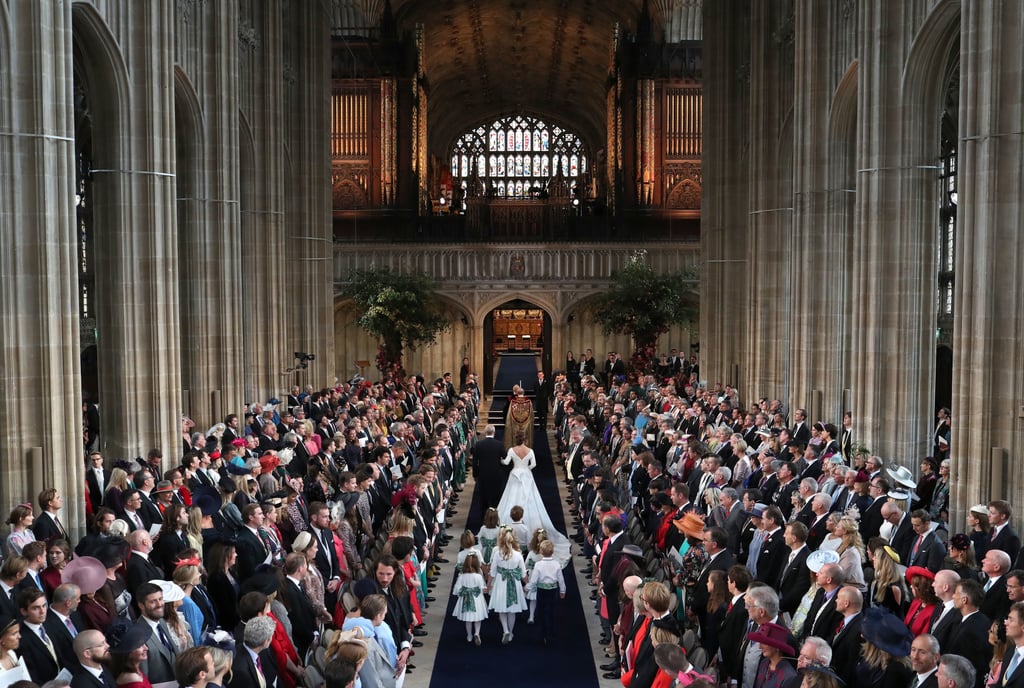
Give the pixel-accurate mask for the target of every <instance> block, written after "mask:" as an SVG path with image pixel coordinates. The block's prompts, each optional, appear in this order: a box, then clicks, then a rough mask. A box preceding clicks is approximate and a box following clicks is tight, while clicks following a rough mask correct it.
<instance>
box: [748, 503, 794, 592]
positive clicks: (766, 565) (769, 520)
mask: <svg viewBox="0 0 1024 688" xmlns="http://www.w3.org/2000/svg"><path fill="white" fill-rule="evenodd" d="M761 521H762V522H763V523H764V526H763V529H764V531H765V539H764V542H763V543H761V551H760V553H759V554H758V557H757V576H756V577H757V580H759V581H763V582H765V583H768V584H769V585H774V584H775V583H776V582H778V580H779V574H781V573H782V568H783V566H785V565H786V560H787V557H788V556H789V549H788V548H787V547H786V533H785V532H784V531H783V530H782V526H783V525H785V523H786V521H785V518H784V517H783V515H782V512H781V511H780V510H779V508H778V507H775V506H772V507H768V508H767V509H765V510H764V514H762V515H761Z"/></svg>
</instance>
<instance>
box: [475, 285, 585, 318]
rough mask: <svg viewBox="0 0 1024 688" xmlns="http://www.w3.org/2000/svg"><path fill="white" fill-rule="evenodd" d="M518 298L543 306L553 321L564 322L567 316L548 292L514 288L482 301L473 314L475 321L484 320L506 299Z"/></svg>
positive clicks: (513, 299)
mask: <svg viewBox="0 0 1024 688" xmlns="http://www.w3.org/2000/svg"><path fill="white" fill-rule="evenodd" d="M516 299H521V300H523V301H528V302H530V303H533V304H536V305H537V306H538V307H539V308H543V309H544V310H545V311H547V313H548V315H550V316H551V322H553V323H557V322H562V321H563V320H564V318H565V312H564V309H562V308H560V307H559V306H558V304H556V303H555V302H554V300H553V298H552V297H551V296H549V295H546V294H533V293H530V292H528V291H518V290H512V291H507V292H502V293H501V294H497V295H495V296H492V297H491V298H489V299H488V300H487V301H485V302H484V303H482V304H481V305H480V306H479V307H478V308H477V309H476V313H475V314H474V316H473V321H474V322H483V321H484V318H485V317H487V314H488V313H489V312H490V311H492V310H494V309H495V308H497V307H498V306H500V305H501V304H503V303H505V302H506V301H515V300H516Z"/></svg>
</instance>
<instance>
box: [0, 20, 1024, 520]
mask: <svg viewBox="0 0 1024 688" xmlns="http://www.w3.org/2000/svg"><path fill="white" fill-rule="evenodd" d="M1022 51H1024V8H1022V6H1021V5H1020V3H1017V2H1014V1H1011V0H993V1H992V2H985V3H978V2H970V1H967V0H964V1H958V0H908V1H906V2H897V3H894V2H889V1H887V0H826V1H824V2H823V1H819V0H772V1H771V2H752V1H751V0H716V1H715V2H707V3H704V2H702V1H701V0H616V1H611V0H530V1H527V0H430V1H427V0H301V1H300V0H228V1H224V2H220V1H218V2H213V1H212V0H148V1H147V2H128V1H126V0H38V1H33V2H27V1H24V0H2V1H0V55H2V59H3V60H4V61H5V62H6V64H7V69H4V70H2V71H0V128H2V131H3V132H4V135H3V136H2V137H0V161H2V162H3V165H2V168H0V170H2V171H0V174H2V177H3V180H4V182H5V183H4V184H3V185H0V194H3V197H5V198H6V199H7V200H6V201H5V202H3V204H2V209H0V225H2V231H0V237H2V238H0V242H2V244H0V246H2V250H0V264H2V269H0V274H2V275H3V278H2V279H3V284H4V285H5V287H4V290H5V296H6V298H4V299H3V302H2V304H0V310H2V317H3V323H4V327H3V329H2V334H0V337H2V338H3V356H2V358H0V371H2V375H3V381H4V387H5V389H6V390H7V391H6V394H5V413H4V417H5V419H6V422H5V428H4V432H3V433H2V435H0V453H2V456H3V466H2V471H3V475H4V481H3V483H2V486H0V496H2V497H3V498H5V499H6V502H7V503H17V502H19V501H23V500H24V498H25V496H26V495H31V494H36V493H37V492H39V491H40V489H41V488H42V487H43V486H44V485H54V486H56V487H57V488H58V489H60V490H61V491H62V492H63V493H64V494H67V495H69V504H68V506H69V508H68V512H69V515H68V522H69V523H70V525H71V526H73V527H74V528H76V529H81V528H82V527H83V526H84V522H83V520H82V519H83V517H84V516H83V511H82V509H81V508H80V505H78V504H77V503H76V500H77V499H78V497H77V495H78V494H79V493H80V490H78V489H75V487H74V486H77V485H79V484H80V483H81V481H82V470H83V454H82V442H81V413H82V412H81V406H82V402H83V400H87V401H91V402H96V403H98V404H99V407H100V409H101V415H102V423H103V425H102V428H103V432H102V437H103V446H102V449H103V451H104V455H105V456H107V457H108V458H109V459H113V458H116V457H133V456H138V455H143V454H145V452H146V451H147V450H148V449H150V448H153V447H156V448H160V449H162V450H163V452H164V455H165V456H173V455H175V454H177V453H178V452H179V449H180V419H181V417H182V415H183V414H187V415H189V416H190V417H192V418H193V419H195V420H196V422H197V425H198V426H200V427H206V426H209V425H212V424H213V423H215V422H217V421H218V420H220V419H221V418H222V417H223V416H224V415H225V414H226V413H229V412H240V411H241V410H242V408H243V407H244V405H245V403H246V402H249V401H254V400H261V399H268V398H270V397H274V396H281V395H282V394H283V393H286V391H287V389H288V387H290V386H291V385H292V384H303V385H304V384H313V385H315V386H317V387H320V386H325V385H329V384H331V383H332V381H333V380H335V379H347V378H349V377H351V376H352V375H353V374H354V373H356V372H360V371H364V372H365V371H366V362H368V361H373V358H374V354H375V352H376V347H377V343H376V342H375V341H374V340H373V339H372V338H370V337H368V336H367V335H365V334H364V333H362V332H361V331H360V330H359V329H358V328H357V327H356V325H355V323H354V320H355V317H354V312H353V307H352V303H351V302H350V301H348V300H346V298H345V297H344V296H343V295H342V294H343V292H344V287H345V285H346V282H347V279H348V275H349V274H350V273H351V272H352V271H353V270H355V269H360V268H366V267H369V266H377V267H388V268H390V269H392V270H396V271H404V272H418V273H425V274H427V275H429V276H431V277H432V278H433V279H435V280H436V281H437V283H438V285H439V287H438V291H439V294H440V296H441V298H442V300H443V302H444V304H445V306H444V307H445V309H446V310H445V312H446V314H447V316H448V317H449V319H450V321H451V323H452V326H451V328H450V329H449V330H448V331H447V332H446V333H445V334H444V335H443V336H442V338H441V339H440V340H439V341H438V342H437V343H436V344H433V345H431V346H427V347H424V348H422V349H420V350H417V351H415V352H411V353H410V355H409V357H408V359H407V361H406V367H407V369H409V370H411V371H420V372H422V373H423V374H424V375H425V376H426V377H428V378H433V377H436V376H438V375H440V374H441V373H442V372H445V371H449V370H452V369H454V368H457V367H458V366H459V364H460V362H461V361H462V359H463V357H467V358H469V359H470V361H471V365H472V366H473V368H474V369H477V370H481V371H486V370H488V369H489V367H490V366H492V365H493V362H494V357H495V356H496V355H498V353H499V352H500V351H501V350H503V349H507V348H508V347H513V348H527V347H529V348H531V349H533V350H536V351H537V352H538V354H539V355H540V356H541V357H542V358H541V365H542V366H543V367H544V368H545V369H546V370H548V371H552V370H555V369H557V368H558V367H559V365H560V362H561V361H562V360H564V357H565V354H566V351H568V350H573V351H576V352H582V351H583V350H585V349H587V348H592V349H593V350H594V352H595V354H596V356H597V357H598V360H602V358H603V354H604V353H605V352H606V351H612V350H615V351H620V352H628V351H630V347H631V342H630V341H629V339H628V338H625V337H621V336H615V335H613V336H606V335H604V334H603V333H602V332H601V329H600V327H599V326H598V325H596V324H595V323H594V322H593V321H592V319H591V318H589V317H588V313H587V308H586V300H587V297H588V296H591V295H593V294H595V293H598V292H600V291H602V290H603V289H606V288H607V286H608V284H609V280H610V276H611V275H612V273H613V272H614V271H615V270H617V269H618V268H620V267H621V266H623V265H624V264H625V263H626V261H629V260H631V259H636V258H637V257H639V258H641V259H643V260H644V261H646V262H647V263H648V264H649V265H651V266H652V268H653V269H655V270H656V271H663V272H668V271H674V270H679V269H683V268H691V267H695V268H697V269H699V275H700V277H699V282H700V284H699V286H700V293H701V314H700V319H699V322H694V323H690V324H689V325H688V326H686V327H677V328H675V329H673V330H672V331H671V332H669V333H667V334H665V335H664V336H663V338H662V340H661V342H660V346H661V347H663V348H664V349H665V350H667V349H668V348H670V347H671V348H678V349H679V350H680V351H682V352H686V353H699V356H700V361H701V370H702V378H704V379H705V380H706V381H707V383H708V384H715V383H717V382H721V383H723V384H734V385H737V386H738V389H739V390H740V392H741V394H742V395H743V398H744V401H745V402H749V401H753V400H756V399H757V398H759V397H769V398H779V399H781V400H783V401H784V403H785V404H786V405H787V406H788V407H790V408H798V407H804V408H807V409H808V412H809V416H810V418H811V419H812V420H818V419H821V420H825V421H828V422H836V423H838V422H839V420H840V419H841V418H842V414H843V413H844V412H846V411H849V412H850V413H851V414H852V417H853V419H854V428H855V431H856V436H857V441H858V444H860V445H862V446H864V447H867V448H869V449H870V451H872V452H873V453H876V454H878V455H880V456H883V457H885V458H887V459H888V460H890V461H895V462H897V463H901V464H903V465H906V466H908V467H909V468H911V470H913V471H916V470H917V466H918V463H919V461H920V459H921V458H922V457H923V456H925V455H927V454H928V453H929V452H930V447H931V434H932V429H933V427H934V422H935V420H934V419H935V413H936V410H937V409H938V408H939V407H949V408H951V409H952V415H953V419H954V421H953V430H952V443H951V444H952V457H953V459H954V469H953V476H952V479H951V483H952V485H953V487H952V492H951V506H952V507H953V512H952V515H951V517H952V518H953V519H954V520H960V519H962V518H963V515H964V514H965V513H966V510H967V508H968V507H969V506H970V505H971V504H974V503H977V502H986V501H988V500H989V499H990V498H995V497H1003V498H1007V499H1009V500H1010V502H1011V503H1019V501H1020V498H1021V497H1024V480H1022V479H1021V475H1022V474H1021V471H1020V470H1019V469H1015V468H1014V466H1016V465H1018V463H1017V461H1016V458H1015V457H1016V456H1018V455H1019V453H1020V452H1021V450H1022V449H1024V446H1022V445H1024V433H1022V426H1021V424H1022V423H1024V344H1022V342H1024V332H1022V323H1024V319H1022V313H1024V307H1022V297H1024V283H1022V275H1024V242H1022V241H1021V239H1020V227H1021V214H1022V210H1024V201H1022V200H1021V199H1022V198H1024V193H1022V189H1021V185H1022V183H1024V182H1022V179H1024V177H1022V175H1021V168H1022V164H1024V140H1022V133H1021V131H1020V122H1021V121H1024V112H1022V110H1024V98H1022V88H1021V79H1020V76H1021V69H1020V65H1021V64H1024V55H1022V54H1021V53H1022ZM520 311H521V312H523V313H527V314H530V318H528V319H527V320H526V321H524V322H523V323H519V324H510V323H508V322H504V321H505V320H508V317H507V316H506V315H504V314H507V313H516V312H520ZM513 319H515V318H513ZM510 328H511V329H510ZM526 335H528V336H529V339H528V340H523V339H522V337H524V336H526ZM541 340H542V341H541ZM524 342H525V343H524ZM292 352H309V353H312V354H315V359H313V360H311V361H308V362H307V363H308V366H306V367H305V368H301V369H299V368H298V367H297V366H295V361H294V358H293V355H292ZM360 363H362V364H363V365H360ZM371 366H372V364H371ZM369 374H370V375H372V370H371V371H369Z"/></svg>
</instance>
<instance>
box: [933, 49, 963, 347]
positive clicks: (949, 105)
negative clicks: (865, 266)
mask: <svg viewBox="0 0 1024 688" xmlns="http://www.w3.org/2000/svg"><path fill="white" fill-rule="evenodd" d="M959 76H960V64H959V60H957V61H956V64H955V65H954V66H953V67H952V68H951V69H950V73H949V76H948V78H947V81H946V98H945V107H944V109H943V113H942V129H941V132H942V140H941V149H940V161H939V167H940V172H939V182H940V184H941V191H940V193H939V227H938V230H939V233H938V251H937V255H936V259H937V260H938V268H939V270H938V284H937V288H938V294H937V295H936V304H935V305H936V308H937V311H938V332H937V339H938V343H939V344H940V345H946V346H951V345H952V343H953V282H954V277H955V269H956V263H955V260H954V257H955V255H956V254H955V249H956V205H957V142H958V138H959V135H958V132H957V118H958V116H959V109H960V78H959Z"/></svg>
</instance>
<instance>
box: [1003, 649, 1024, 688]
mask: <svg viewBox="0 0 1024 688" xmlns="http://www.w3.org/2000/svg"><path fill="white" fill-rule="evenodd" d="M1018 664H1020V653H1019V652H1014V653H1013V659H1011V660H1010V666H1008V667H1006V673H1004V674H1003V685H1004V686H1005V685H1006V681H1007V680H1008V679H1009V678H1010V677H1011V676H1012V675H1013V672H1014V671H1016V669H1017V665H1018Z"/></svg>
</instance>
